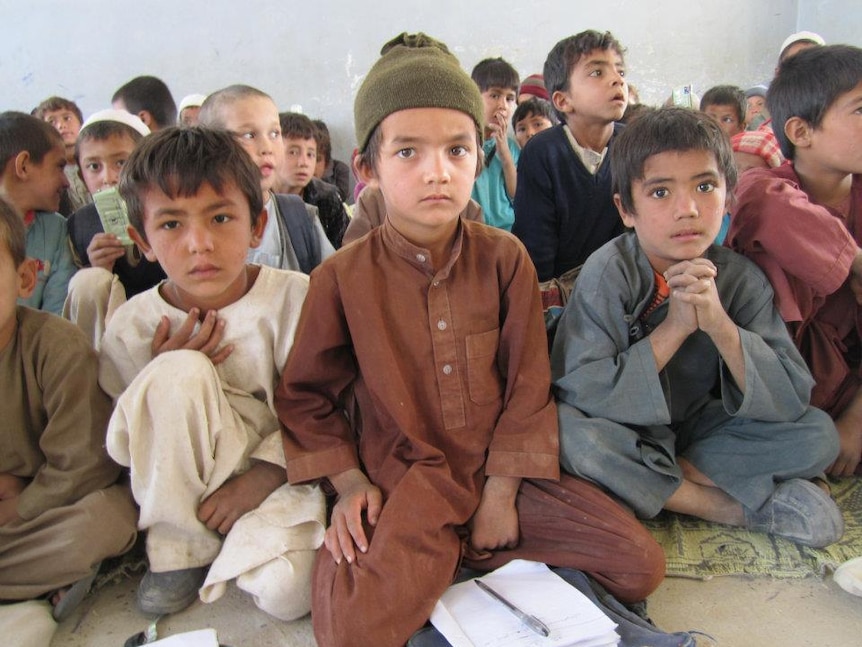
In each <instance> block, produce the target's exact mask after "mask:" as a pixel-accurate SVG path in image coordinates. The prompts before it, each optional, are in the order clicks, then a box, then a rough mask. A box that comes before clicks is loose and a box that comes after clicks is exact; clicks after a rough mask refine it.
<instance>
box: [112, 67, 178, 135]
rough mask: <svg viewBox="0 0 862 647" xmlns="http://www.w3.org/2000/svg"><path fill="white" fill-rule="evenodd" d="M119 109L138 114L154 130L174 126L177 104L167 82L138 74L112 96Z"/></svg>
mask: <svg viewBox="0 0 862 647" xmlns="http://www.w3.org/2000/svg"><path fill="white" fill-rule="evenodd" d="M111 104H112V105H113V106H114V108H116V109H117V110H125V111H126V112H131V113H132V114H133V115H137V116H138V117H139V118H140V120H141V121H143V122H144V123H145V124H146V125H147V128H149V129H150V130H151V131H152V132H155V131H157V130H160V129H161V128H167V127H168V126H173V125H174V124H175V123H176V121H177V104H176V103H174V98H173V97H172V96H171V91H170V90H169V89H168V86H167V85H165V82H164V81H162V80H161V79H157V78H156V77H154V76H136V77H135V78H134V79H132V80H131V81H129V82H128V83H126V84H124V85H122V86H120V87H119V88H118V89H117V91H116V92H114V96H113V97H112V98H111Z"/></svg>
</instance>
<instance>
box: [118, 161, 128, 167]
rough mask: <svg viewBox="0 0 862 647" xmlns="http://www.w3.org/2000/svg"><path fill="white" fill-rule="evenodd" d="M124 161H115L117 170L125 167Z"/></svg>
mask: <svg viewBox="0 0 862 647" xmlns="http://www.w3.org/2000/svg"><path fill="white" fill-rule="evenodd" d="M125 164H126V160H117V168H123V166H125Z"/></svg>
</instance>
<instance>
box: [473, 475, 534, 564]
mask: <svg viewBox="0 0 862 647" xmlns="http://www.w3.org/2000/svg"><path fill="white" fill-rule="evenodd" d="M520 485H521V479H519V478H512V477H504V476H489V477H488V480H487V481H485V488H484V489H483V490H482V498H481V500H480V501H479V507H478V508H476V512H475V513H474V514H473V517H472V518H471V519H470V521H469V522H468V524H467V527H468V528H469V529H470V545H471V546H472V547H473V548H474V549H476V550H478V551H483V550H499V549H503V548H514V547H515V546H517V545H518V539H519V536H520V534H519V530H518V509H517V508H516V507H515V498H516V497H517V494H518V488H519V487H520Z"/></svg>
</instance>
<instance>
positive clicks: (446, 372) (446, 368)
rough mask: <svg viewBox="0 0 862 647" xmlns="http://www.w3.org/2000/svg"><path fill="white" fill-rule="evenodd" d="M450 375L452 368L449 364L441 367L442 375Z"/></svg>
mask: <svg viewBox="0 0 862 647" xmlns="http://www.w3.org/2000/svg"><path fill="white" fill-rule="evenodd" d="M451 374H452V367H451V366H450V365H449V364H446V366H444V367H443V375H451Z"/></svg>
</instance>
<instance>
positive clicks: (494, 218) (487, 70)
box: [471, 58, 521, 231]
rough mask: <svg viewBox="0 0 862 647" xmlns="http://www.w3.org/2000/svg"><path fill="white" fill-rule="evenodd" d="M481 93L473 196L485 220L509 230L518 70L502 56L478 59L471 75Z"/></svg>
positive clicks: (516, 151) (512, 213)
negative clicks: (479, 154)
mask: <svg viewBox="0 0 862 647" xmlns="http://www.w3.org/2000/svg"><path fill="white" fill-rule="evenodd" d="M471 77H472V79H473V81H474V82H475V83H476V85H477V86H479V92H481V94H482V106H483V118H484V124H485V129H484V138H485V139H484V144H483V145H482V149H483V151H484V157H485V168H484V169H483V170H482V173H481V174H479V177H478V178H476V182H475V183H474V185H473V196H472V197H473V199H474V200H475V201H476V202H478V203H479V204H480V205H482V211H483V212H484V216H485V223H486V224H488V225H491V226H492V227H499V228H501V229H505V230H506V231H510V230H511V229H512V223H513V222H514V221H515V211H514V207H513V206H512V201H513V200H514V199H515V187H516V183H517V166H518V156H519V155H520V154H521V153H520V150H519V149H518V144H517V142H515V140H514V138H512V137H510V136H509V120H510V119H511V118H512V113H513V112H515V107H516V106H517V98H518V85H519V79H518V73H517V72H516V71H515V68H514V67H512V66H511V65H509V63H507V62H506V61H504V60H503V59H502V58H486V59H485V60H483V61H479V63H477V64H476V67H474V68H473V73H472V74H471Z"/></svg>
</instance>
